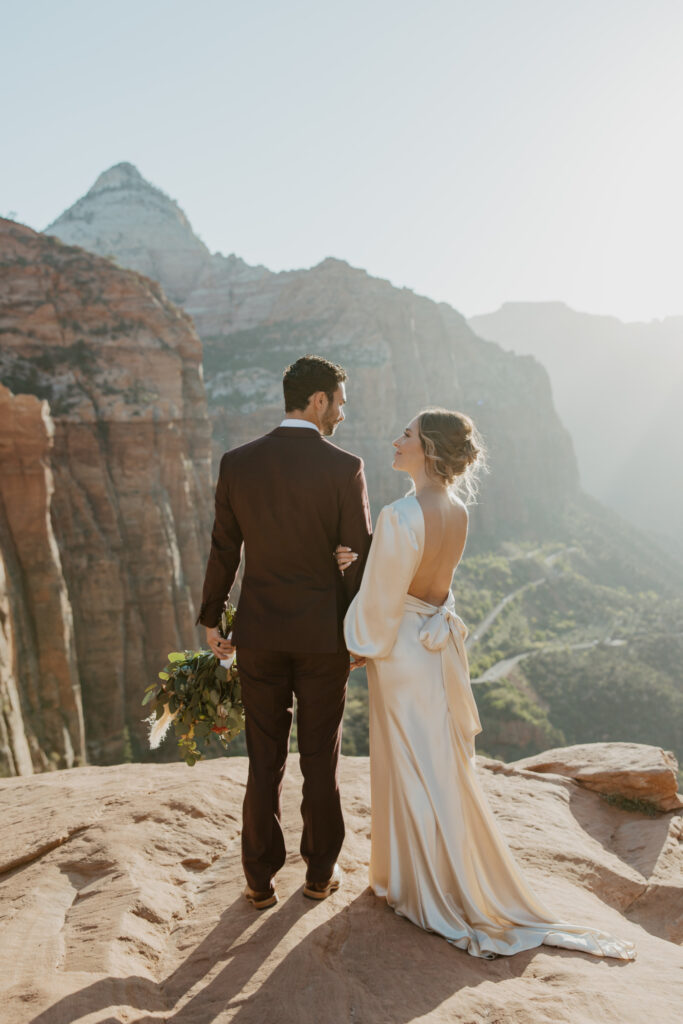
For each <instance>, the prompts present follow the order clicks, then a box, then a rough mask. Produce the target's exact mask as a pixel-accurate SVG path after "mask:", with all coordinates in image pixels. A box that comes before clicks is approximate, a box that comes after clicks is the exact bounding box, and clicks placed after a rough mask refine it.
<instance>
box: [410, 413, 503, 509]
mask: <svg viewBox="0 0 683 1024" xmlns="http://www.w3.org/2000/svg"><path fill="white" fill-rule="evenodd" d="M417 422H418V431H419V435H420V441H421V442H422V449H423V451H424V453H425V469H426V471H427V475H428V476H430V477H432V479H433V480H436V481H437V482H438V483H441V484H445V486H446V487H447V488H448V490H449V491H454V492H455V493H456V494H458V493H459V492H462V495H461V496H463V495H464V501H465V504H466V505H470V504H472V503H473V502H474V501H475V500H476V497H477V492H478V490H479V474H480V472H481V471H482V470H483V471H486V470H487V468H488V467H487V464H486V446H485V444H484V441H483V438H482V437H481V435H480V434H479V432H478V430H477V428H476V427H475V425H474V423H473V422H472V420H471V419H470V417H469V416H466V415H465V413H464V412H450V411H449V410H448V409H440V408H430V409H424V410H423V411H422V412H421V413H420V414H419V416H418V421H417Z"/></svg>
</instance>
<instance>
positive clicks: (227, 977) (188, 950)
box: [0, 758, 683, 1024]
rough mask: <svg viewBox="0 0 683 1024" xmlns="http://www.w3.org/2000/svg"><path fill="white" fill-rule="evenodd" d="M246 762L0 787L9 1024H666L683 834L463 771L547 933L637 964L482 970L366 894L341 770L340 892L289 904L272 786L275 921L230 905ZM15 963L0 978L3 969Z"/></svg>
mask: <svg viewBox="0 0 683 1024" xmlns="http://www.w3.org/2000/svg"><path fill="white" fill-rule="evenodd" d="M246 767H247V766H246V761H245V760H244V759H242V758H227V759H222V760H218V761H210V762H201V763H200V764H199V765H197V766H196V767H195V768H192V769H190V768H187V767H186V766H185V765H181V764H174V765H138V764H127V765H120V766H117V767H108V768H94V767H89V768H79V769H73V770H71V771H66V772H59V773H53V774H49V775H42V776H34V777H33V778H30V779H10V780H5V781H4V782H0V812H1V813H2V820H3V823H4V824H5V828H4V830H3V844H2V852H1V855H0V927H1V929H2V930H1V932H0V943H1V946H2V950H3V953H4V956H3V964H4V965H5V966H4V968H3V973H2V975H1V978H2V998H3V1004H4V1008H5V1010H4V1014H3V1021H4V1024H28V1022H29V1021H30V1022H31V1024H67V1022H73V1021H76V1020H78V1021H79V1022H82V1024H96V1022H97V1024H105V1022H107V1024H113V1022H117V1024H133V1022H137V1024H143V1022H144V1024H152V1022H153V1021H164V1022H175V1024H210V1022H212V1024H213V1022H215V1024H225V1022H228V1021H237V1022H239V1024H263V1022H264V1021H268V1022H272V1024H289V1022H291V1024H302V1022H307V1021H311V1022H312V1024H321V1022H323V1024H347V1022H348V1021H356V1022H363V1024H371V1022H372V1024H374V1022H385V1021H386V1022H389V1021H390V1022H392V1024H401V1022H405V1024H408V1022H409V1021H416V1020H420V1021H429V1022H441V1021H443V1022H446V1021H448V1022H452V1021H459V1022H462V1024H493V1022H497V1024H550V1022H553V1024H595V1021H596V1020H600V1021H601V1022H604V1024H641V1022H642V1021H643V1020H650V1019H651V1020H654V1021H657V1024H675V1022H676V1024H677V1022H678V1021H679V1020H680V1007H681V1003H682V1001H683V975H682V972H681V967H682V966H683V951H682V950H681V947H680V943H681V941H682V940H683V827H682V825H683V819H682V818H681V816H680V815H676V814H672V813H671V814H666V815H661V816H658V817H657V818H654V819H653V818H648V817H646V816H644V815H641V814H637V813H629V812H626V811H623V810H620V809H618V808H616V807H613V806H610V805H608V804H607V803H606V802H605V801H604V800H602V799H601V798H600V797H599V796H598V795H597V794H595V793H591V792H589V791H587V790H585V789H583V788H581V787H580V786H578V785H577V784H576V783H575V782H573V781H572V780H570V779H565V778H561V777H559V776H547V775H539V774H535V773H532V772H528V771H523V770H519V769H517V768H515V767H514V766H511V765H504V764H503V763H502V762H492V761H488V760H485V759H482V758H479V759H478V772H479V775H480V778H481V781H482V784H483V785H484V787H485V790H486V793H487V797H488V799H489V801H490V803H491V806H492V808H493V810H494V813H495V814H496V817H497V820H498V823H499V826H500V828H501V830H502V831H503V834H504V835H505V837H506V839H507V841H508V843H509V844H510V847H511V849H512V851H513V854H514V856H515V857H516V859H517V860H518V862H519V863H520V866H521V867H522V869H523V871H524V873H525V874H526V876H527V877H528V879H529V881H530V883H531V884H532V886H533V887H534V889H535V890H536V891H537V892H538V894H539V896H540V897H541V898H542V899H543V900H544V901H545V902H546V903H547V904H548V905H549V906H550V907H551V908H553V909H556V910H557V913H558V916H560V917H564V918H565V919H567V920H572V921H577V922H578V921H585V922H586V924H588V925H592V926H596V927H599V928H602V929H604V930H607V931H610V932H612V933H613V934H615V935H618V936H620V937H623V938H628V939H632V940H633V941H634V942H635V943H636V945H637V949H638V959H637V960H636V961H630V962H629V961H616V960H604V959H600V958H595V957H592V956H590V955H588V954H584V953H578V952H570V951H567V950H560V949H553V948H551V947H548V946H541V947H539V948H538V949H534V950H530V951H528V952H524V953H520V954H518V955H517V956H515V957H510V958H507V957H501V958H499V959H498V960H495V961H485V960H477V959H476V958H474V957H470V956H468V955H467V954H466V953H464V952H462V951H460V950H456V949H454V948H453V947H451V946H449V945H448V943H446V942H445V941H444V940H443V939H441V938H439V937H438V936H436V935H430V934H428V933H425V932H422V931H421V930H420V929H418V928H416V927H415V926H414V925H413V924H411V923H410V922H408V921H406V920H403V919H401V918H399V917H398V916H397V915H395V914H394V913H393V912H392V911H391V910H390V909H389V908H388V907H387V906H386V904H385V903H384V902H383V901H381V900H378V899H376V898H375V897H374V896H373V895H372V894H371V892H370V891H369V889H368V887H367V862H368V853H369V822H370V818H369V806H368V790H369V782H368V763H367V760H366V759H364V758H363V759H361V758H342V763H341V778H342V793H343V799H344V809H345V818H346V825H347V838H346V841H345V845H344V849H343V851H342V857H341V865H342V868H343V870H344V875H345V877H344V884H343V886H342V888H341V889H340V890H339V892H338V893H336V894H334V895H333V896H332V897H330V899H329V900H327V901H325V902H324V903H320V904H318V903H313V902H311V901H308V900H306V899H304V898H302V895H301V885H302V881H303V873H304V869H303V864H302V862H301V860H300V858H299V856H298V852H297V850H298V842H299V829H300V817H299V811H298V805H299V800H300V784H301V778H300V774H299V771H298V767H297V766H296V764H295V762H294V760H293V759H292V761H291V763H290V766H289V770H288V773H287V776H286V778H285V787H284V824H285V828H286V839H287V846H288V850H289V859H288V861H287V864H286V865H285V867H284V869H283V870H282V872H281V873H280V875H279V876H278V887H279V895H280V902H279V904H278V905H277V906H276V907H274V908H272V909H271V910H268V911H265V912H262V913H258V912H256V911H254V910H253V909H252V908H251V907H250V906H249V905H247V904H246V901H245V900H244V898H243V896H242V888H243V877H242V871H241V864H240V842H239V834H240V826H241V802H242V796H243V791H244V784H245V780H246ZM10 962H11V969H10Z"/></svg>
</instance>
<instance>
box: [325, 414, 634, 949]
mask: <svg viewBox="0 0 683 1024" xmlns="http://www.w3.org/2000/svg"><path fill="white" fill-rule="evenodd" d="M393 445H394V448H395V450H396V451H395V456H394V461H393V467H394V468H395V469H397V470H401V471H403V472H405V473H408V474H409V475H410V476H411V477H412V480H413V488H412V489H411V491H410V493H409V494H407V495H406V497H404V498H400V499H398V500H397V501H393V502H392V503H391V504H390V505H386V506H385V507H384V508H383V509H382V511H381V512H380V515H379V518H378V520H377V525H376V529H375V533H374V535H373V539H372V545H371V548H370V554H369V556H368V560H367V563H366V567H365V572H364V575H363V581H362V584H361V587H360V590H359V591H358V593H357V595H356V597H355V598H354V599H353V601H352V602H351V605H350V606H349V609H348V612H347V614H346V618H345V620H344V635H345V638H346V645H347V647H348V649H349V651H350V652H351V655H352V657H353V658H354V664H356V665H358V664H361V665H362V664H365V659H367V675H368V691H369V700H370V783H371V797H372V829H371V856H370V886H371V887H372V889H373V891H374V892H375V894H376V895H377V896H381V897H385V898H386V900H387V902H388V903H389V905H390V906H391V907H393V908H394V910H395V911H396V913H398V914H400V915H401V916H404V917H407V918H409V919H410V920H411V921H413V922H414V923H415V924H417V925H420V926H421V927H422V928H425V929H427V930H428V931H433V932H437V933H439V934H440V935H443V936H444V937H445V938H446V939H447V940H448V941H449V942H450V943H452V944H453V945H454V946H458V947H459V948H460V949H466V950H467V952H468V953H470V954H471V955H472V956H477V957H485V958H487V959H493V958H494V957H496V956H500V955H505V956H510V955H512V954H513V953H518V952H520V951H521V950H524V949H531V948H533V947H535V946H540V945H541V944H542V943H545V944H546V945H549V946H564V947H566V948H568V949H579V950H583V951H585V952H587V953H593V954H594V955H595V956H613V957H619V958H621V959H627V960H628V959H635V956H636V951H635V946H634V944H633V943H632V942H630V941H627V940H619V939H616V938H614V937H613V936H611V935H608V934H606V933H605V932H602V931H599V930H598V929H596V928H591V927H588V926H586V925H578V924H571V923H568V922H566V921H558V920H556V919H555V917H554V915H553V913H552V911H550V910H548V909H547V908H546V907H545V906H544V905H543V903H541V902H540V900H539V899H538V898H537V897H536V896H535V895H534V893H533V891H532V889H531V888H530V886H529V883H528V882H527V880H526V878H525V877H524V875H523V874H522V872H521V870H520V868H519V867H518V866H517V864H516V863H515V861H514V859H513V856H512V853H511V851H510V849H509V847H508V845H507V843H506V841H505V839H504V837H503V836H502V834H501V832H500V831H499V830H498V826H497V824H496V821H495V819H494V817H493V814H492V812H491V810H490V808H489V806H488V803H487V801H486V797H485V795H484V792H483V790H482V787H481V785H480V783H479V780H478V778H477V773H476V768H475V759H474V737H475V735H476V734H477V733H479V732H481V724H480V721H479V715H478V712H477V706H476V704H475V701H474V697H473V695H472V688H471V684H470V678H469V670H468V663H467V655H466V653H465V645H464V641H465V637H466V635H467V628H466V626H465V624H464V622H463V621H462V619H461V618H460V617H459V616H458V615H457V614H456V611H455V603H454V599H453V595H452V593H451V589H450V587H451V580H452V576H453V572H454V569H455V567H456V566H457V564H458V562H459V561H460V558H461V556H462V553H463V550H464V547H465V540H466V536H467V523H468V512H467V507H466V505H465V504H464V503H463V501H462V500H461V499H460V498H459V497H457V496H456V494H455V488H454V485H455V483H456V480H457V478H460V480H459V481H458V482H459V483H461V484H462V483H464V485H465V490H466V497H467V498H468V499H470V498H471V497H473V495H474V493H475V491H476V481H475V479H474V475H473V471H474V463H475V462H476V460H477V458H478V457H480V458H479V464H480V465H481V463H482V461H483V457H484V452H483V444H482V442H481V439H480V438H479V435H478V434H477V432H476V430H475V428H474V424H473V423H472V421H471V420H470V419H469V417H467V416H465V415H464V414H462V413H457V412H448V411H446V410H443V409H428V410H427V411H425V412H422V413H420V414H419V415H418V416H416V417H415V418H414V419H413V420H412V421H411V422H410V424H409V425H408V426H407V427H406V428H405V430H404V432H403V434H402V435H401V436H400V437H399V438H398V439H397V440H396V441H394V442H393ZM354 557H355V556H354V553H353V552H352V551H351V550H350V549H349V548H346V547H341V546H340V547H339V548H338V549H337V561H338V563H339V566H340V568H341V569H342V571H343V569H344V568H345V567H347V566H348V565H349V564H351V562H352V560H353V559H354Z"/></svg>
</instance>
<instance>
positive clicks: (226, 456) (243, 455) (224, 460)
mask: <svg viewBox="0 0 683 1024" xmlns="http://www.w3.org/2000/svg"><path fill="white" fill-rule="evenodd" d="M270 441H271V436H270V434H262V435H261V436H260V437H255V438H254V439H253V441H245V442H244V444H238V445H235V447H234V448H228V450H227V451H224V452H223V454H222V455H221V462H220V464H221V466H223V465H224V464H225V465H229V464H231V463H235V462H239V461H241V460H242V459H250V458H251V457H252V456H254V455H256V454H258V452H259V451H260V450H263V449H265V448H266V447H267V446H268V445H269V443H270Z"/></svg>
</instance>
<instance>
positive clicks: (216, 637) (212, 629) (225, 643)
mask: <svg viewBox="0 0 683 1024" xmlns="http://www.w3.org/2000/svg"><path fill="white" fill-rule="evenodd" d="M206 642H207V644H208V645H209V647H210V648H211V650H212V651H213V653H214V654H215V655H216V657H217V658H219V659H220V660H221V661H223V659H224V658H229V657H230V655H231V654H233V653H234V651H235V648H234V647H233V646H232V644H231V643H230V641H229V640H226V639H225V637H222V636H221V633H220V630H219V628H218V626H207V627H206Z"/></svg>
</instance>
